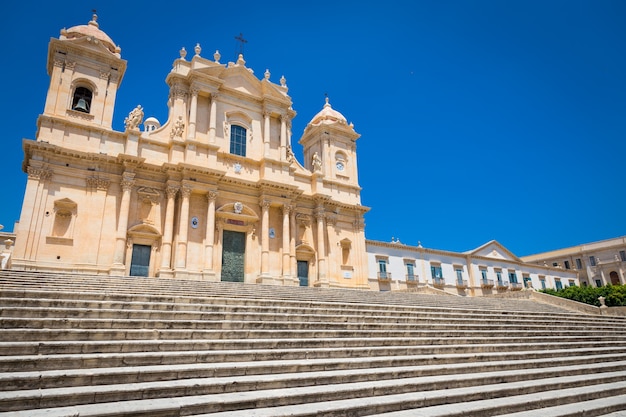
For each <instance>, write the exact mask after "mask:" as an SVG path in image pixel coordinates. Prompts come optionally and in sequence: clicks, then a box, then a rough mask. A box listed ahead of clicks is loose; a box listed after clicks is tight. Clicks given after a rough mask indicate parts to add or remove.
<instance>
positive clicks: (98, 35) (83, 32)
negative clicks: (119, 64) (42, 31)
mask: <svg viewBox="0 0 626 417" xmlns="http://www.w3.org/2000/svg"><path fill="white" fill-rule="evenodd" d="M97 20H98V16H97V15H96V14H94V15H93V17H92V20H91V21H90V22H89V23H87V24H86V25H78V26H74V27H71V28H69V29H63V30H62V31H61V37H60V39H78V38H83V37H85V36H87V37H92V38H94V39H97V40H99V41H100V42H102V44H103V45H104V46H105V47H106V48H107V49H108V50H109V51H111V53H114V54H119V52H120V48H119V47H118V46H115V42H113V39H111V38H110V37H109V35H107V34H106V33H104V32H103V31H101V30H100V28H99V25H98V22H97Z"/></svg>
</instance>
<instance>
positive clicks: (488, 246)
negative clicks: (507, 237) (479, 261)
mask: <svg viewBox="0 0 626 417" xmlns="http://www.w3.org/2000/svg"><path fill="white" fill-rule="evenodd" d="M466 254H469V255H472V256H480V257H483V258H493V259H500V260H505V261H516V262H521V260H520V258H518V257H517V256H515V255H514V254H513V253H512V252H511V251H509V250H508V249H507V248H505V247H504V246H502V245H501V244H500V243H498V242H497V241H495V240H492V241H491V242H487V243H485V244H484V245H482V246H479V247H478V248H476V249H474V250H471V251H468V252H466Z"/></svg>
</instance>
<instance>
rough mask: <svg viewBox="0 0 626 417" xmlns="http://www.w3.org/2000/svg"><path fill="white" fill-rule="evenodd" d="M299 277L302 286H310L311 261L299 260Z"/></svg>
mask: <svg viewBox="0 0 626 417" xmlns="http://www.w3.org/2000/svg"><path fill="white" fill-rule="evenodd" d="M298 279H299V280H300V286H301V287H308V286H309V262H308V261H298Z"/></svg>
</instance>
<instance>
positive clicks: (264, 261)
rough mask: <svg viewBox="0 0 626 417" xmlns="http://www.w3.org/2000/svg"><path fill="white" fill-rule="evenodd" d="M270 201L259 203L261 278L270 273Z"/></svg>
mask: <svg viewBox="0 0 626 417" xmlns="http://www.w3.org/2000/svg"><path fill="white" fill-rule="evenodd" d="M269 227H270V201H269V200H263V201H262V202H261V276H268V275H269V272H270V237H269Z"/></svg>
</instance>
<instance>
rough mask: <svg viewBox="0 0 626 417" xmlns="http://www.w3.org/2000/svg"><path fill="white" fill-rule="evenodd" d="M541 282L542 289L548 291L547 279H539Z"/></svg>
mask: <svg viewBox="0 0 626 417" xmlns="http://www.w3.org/2000/svg"><path fill="white" fill-rule="evenodd" d="M539 282H541V289H542V290H545V289H546V279H545V278H539Z"/></svg>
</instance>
